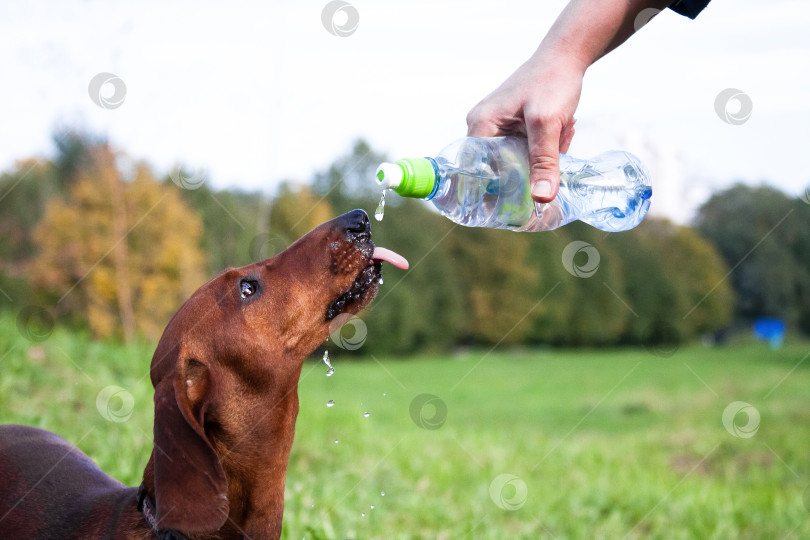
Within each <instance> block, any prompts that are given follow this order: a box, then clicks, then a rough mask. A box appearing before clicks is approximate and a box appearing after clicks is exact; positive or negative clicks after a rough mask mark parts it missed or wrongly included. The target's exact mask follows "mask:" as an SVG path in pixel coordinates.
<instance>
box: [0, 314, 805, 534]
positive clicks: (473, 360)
mask: <svg viewBox="0 0 810 540" xmlns="http://www.w3.org/2000/svg"><path fill="white" fill-rule="evenodd" d="M327 345H328V344H327ZM330 353H331V356H332V359H333V364H334V366H335V369H336V373H335V375H334V376H333V377H329V378H327V377H325V376H324V374H325V371H326V368H325V366H324V365H323V364H321V363H319V362H318V361H315V360H313V361H311V362H308V363H307V364H306V365H305V366H304V371H303V375H302V380H301V384H300V398H301V412H300V415H299V418H298V429H297V433H296V440H295V445H294V447H293V451H292V455H291V457H290V468H289V471H288V475H287V497H286V498H287V502H286V504H287V508H286V513H285V531H284V536H285V538H289V539H297V538H304V537H306V538H307V539H313V538H322V539H325V538H403V539H404V538H447V539H457V538H459V539H460V538H492V539H503V538H560V539H562V538H661V539H664V538H666V539H678V538H718V539H720V538H723V539H725V538H751V539H753V538H776V539H779V538H807V537H810V511H809V510H808V508H806V506H805V504H804V503H803V496H806V497H810V492H808V493H807V494H805V490H806V489H807V487H808V484H810V460H808V449H810V357H807V355H808V353H810V345H808V344H806V343H792V344H788V345H786V346H785V347H784V348H783V349H782V350H780V351H771V350H770V349H768V348H767V347H766V346H765V345H763V344H760V343H753V342H751V343H737V344H734V345H731V346H728V347H719V348H704V347H702V346H699V345H692V346H688V347H686V346H685V347H682V348H681V349H680V350H678V351H677V352H676V353H675V354H674V355H673V356H671V357H669V358H660V357H657V356H654V355H652V354H650V353H648V352H646V351H644V350H638V349H625V350H578V351H556V350H545V351H528V350H526V351H519V352H506V351H503V352H501V351H495V352H493V353H491V354H487V352H486V351H480V352H469V353H466V354H463V355H456V356H443V357H430V358H414V359H409V360H405V359H391V358H377V359H366V361H357V360H349V359H348V358H347V357H346V355H342V354H341V351H340V349H338V348H336V347H334V346H331V347H330ZM151 354H152V347H151V345H149V344H147V343H140V344H135V345H130V346H122V345H117V344H106V343H93V342H90V341H88V340H87V339H86V338H85V337H84V336H77V335H76V334H75V333H71V332H67V331H63V330H59V329H57V330H56V331H55V332H54V333H53V334H52V335H51V336H50V337H49V338H48V339H46V340H45V341H43V342H41V343H39V344H31V343H29V342H28V341H26V340H25V339H23V338H22V337H21V336H20V335H19V333H18V332H17V329H16V326H15V324H14V321H13V319H9V318H0V358H2V359H0V374H1V375H0V422H2V423H10V422H15V423H25V424H31V425H36V426H40V427H44V428H46V429H50V430H52V431H55V432H57V433H59V434H61V435H63V436H64V437H65V438H67V439H68V440H70V441H72V442H74V443H77V444H78V446H79V447H80V448H81V449H82V450H84V451H85V452H87V453H88V454H89V455H90V456H91V457H93V458H94V459H95V460H96V461H97V462H98V463H99V465H100V466H101V467H102V468H103V469H104V470H106V471H107V472H109V473H110V474H112V475H113V476H115V477H117V478H119V479H120V480H122V481H124V482H126V483H128V484H130V485H137V483H138V482H139V481H140V476H141V473H142V468H143V466H144V464H145V461H146V458H147V457H148V455H149V452H150V442H151V423H152V410H151V409H152V399H151V397H152V389H151V384H150V383H149V379H148V376H147V373H148V366H149V361H150V358H151ZM802 359H804V361H802ZM800 362H801V363H800ZM797 364H798V367H796V366H797ZM794 368H795V369H794ZM109 385H117V386H120V387H122V388H124V389H126V390H127V391H128V392H129V393H130V394H131V395H132V397H133V399H134V414H133V415H132V417H131V418H129V419H127V420H125V421H122V422H115V421H110V420H107V419H105V417H104V416H103V415H102V414H101V413H100V412H99V410H98V408H97V404H96V400H97V396H98V395H99V392H100V391H101V390H102V389H103V388H105V387H107V386H109ZM423 393H429V394H433V395H435V396H436V397H437V398H438V400H440V402H434V403H433V404H427V405H426V406H425V407H424V408H423V410H422V414H423V419H424V421H429V420H431V419H432V417H433V416H434V415H435V414H436V412H437V411H438V412H441V410H442V404H443V406H444V407H446V411H447V414H446V418H443V420H444V422H443V423H442V424H440V425H439V426H436V427H437V429H425V428H422V427H419V426H417V424H416V423H415V422H414V421H413V419H412V418H411V412H410V409H411V405H412V402H413V400H414V398H415V397H417V396H418V395H420V394H423ZM330 399H332V400H334V402H335V406H334V407H327V406H326V402H327V401H328V400H330ZM734 401H742V402H747V403H750V404H751V405H753V406H754V407H755V408H756V410H757V411H758V412H759V414H760V422H759V427H758V430H757V431H756V433H755V434H754V435H753V436H752V437H750V438H740V437H735V436H733V435H732V434H730V433H729V432H728V431H727V430H726V429H725V427H724V426H723V422H722V416H723V411H724V409H725V408H726V407H727V406H728V405H729V404H730V403H732V402H734ZM110 405H111V409H110V410H111V411H112V412H116V411H117V410H118V409H121V407H122V405H124V403H123V402H122V401H120V399H119V398H117V397H115V398H113V399H112V400H111V401H110ZM436 405H438V409H437V408H436ZM121 412H122V414H123V413H126V412H127V411H121ZM365 412H368V413H369V416H368V417H365V416H364V413H365ZM416 412H418V411H416ZM105 414H106V415H107V416H108V417H112V416H111V415H110V414H109V413H106V409H105ZM746 422H747V416H746V414H745V413H740V414H739V415H737V417H736V423H737V424H738V425H740V426H742V425H744V424H746ZM335 441H338V442H337V443H335ZM502 474H511V475H514V477H516V479H514V480H513V481H512V482H510V483H507V484H505V485H503V489H502V490H500V491H497V490H496V497H495V500H497V501H498V502H501V505H502V506H508V505H509V504H510V503H511V504H513V505H514V507H515V509H513V510H509V509H504V508H501V507H499V506H498V505H496V503H495V502H494V501H493V498H492V497H491V495H490V490H491V486H492V484H493V481H494V480H495V479H496V478H498V477H499V475H502ZM501 478H503V477H501ZM509 478H512V477H509ZM507 479H508V478H507ZM523 486H525V496H524V492H523V491H521V490H520V488H522V487H523ZM496 487H497V486H496ZM382 492H385V496H382V495H381V493H382ZM372 505H373V506H374V508H373V509H372V508H371V506H372ZM807 506H810V500H808V502H807ZM517 507H519V508H517ZM363 514H365V515H363Z"/></svg>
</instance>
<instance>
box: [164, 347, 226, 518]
mask: <svg viewBox="0 0 810 540" xmlns="http://www.w3.org/2000/svg"><path fill="white" fill-rule="evenodd" d="M213 383H214V381H212V380H211V374H210V372H209V370H208V368H207V367H206V366H204V365H203V364H202V363H200V362H197V361H195V360H179V361H178V363H177V371H176V372H175V373H173V374H170V375H169V376H167V377H164V378H163V379H162V380H161V381H160V382H159V383H158V384H157V385H156V387H155V429H154V436H155V450H154V460H155V505H156V506H157V521H158V529H159V530H164V529H174V530H177V531H183V532H189V533H194V532H212V531H216V530H219V528H220V527H222V524H223V523H225V520H226V519H227V517H228V511H229V504H228V498H227V492H228V481H227V479H226V477H225V471H224V470H223V468H222V464H221V463H220V460H219V457H218V456H217V454H216V452H215V451H214V448H213V446H212V445H211V442H210V441H209V440H208V437H207V436H206V434H205V430H204V417H205V413H206V406H207V404H208V395H209V393H210V392H211V386H212V384H213Z"/></svg>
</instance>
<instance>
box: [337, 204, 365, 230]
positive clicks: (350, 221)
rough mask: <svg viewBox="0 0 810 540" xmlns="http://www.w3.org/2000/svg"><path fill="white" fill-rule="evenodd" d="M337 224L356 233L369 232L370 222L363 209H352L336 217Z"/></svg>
mask: <svg viewBox="0 0 810 540" xmlns="http://www.w3.org/2000/svg"><path fill="white" fill-rule="evenodd" d="M338 225H339V226H340V227H342V228H343V229H344V230H345V231H346V232H348V233H352V234H356V235H369V234H371V223H370V222H369V220H368V214H366V212H365V211H364V210H360V209H357V210H352V211H351V212H347V213H346V214H343V215H342V216H340V217H339V218H338Z"/></svg>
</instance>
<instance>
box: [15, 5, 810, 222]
mask: <svg viewBox="0 0 810 540" xmlns="http://www.w3.org/2000/svg"><path fill="white" fill-rule="evenodd" d="M565 3H566V2H564V1H551V0H548V1H544V0H537V1H532V2H525V1H518V0H499V1H498V2H493V1H481V0H463V1H432V2H425V1H413V0H408V1H405V0H390V1H387V0H376V1H370V0H352V1H351V2H350V3H349V5H348V6H344V7H343V8H342V9H340V10H337V11H336V12H335V13H334V16H331V17H330V16H329V13H325V8H326V9H328V8H327V5H328V2H327V1H326V0H315V1H310V0H304V1H301V0H297V1H294V2H293V1H288V2H247V1H234V2H200V1H194V2H173V1H144V2H125V1H104V2H102V1H84V2H77V1H51V2H47V1H17V2H14V1H7V2H3V3H2V5H0V66H2V69H3V78H2V80H3V84H2V85H1V86H0V97H1V99H0V170H3V171H6V170H8V169H10V168H11V167H13V165H14V163H15V161H16V160H19V159H22V158H26V157H30V156H32V155H45V156H47V155H51V154H52V153H53V148H52V144H51V140H50V138H51V133H52V132H53V130H54V128H55V127H56V126H59V125H65V126H75V127H78V128H81V129H82V130H85V131H88V130H89V131H91V132H93V133H99V134H105V135H107V136H108V137H109V139H110V140H111V141H112V143H113V144H114V145H115V146H116V147H117V148H119V149H121V150H124V151H125V152H126V153H128V154H129V155H131V156H132V157H135V158H144V159H146V160H147V161H149V162H150V163H152V164H153V165H154V167H155V169H156V172H157V173H158V174H166V173H168V171H169V170H170V169H171V168H172V167H173V166H175V165H177V164H184V165H186V166H187V167H189V168H192V169H198V170H200V171H204V174H205V178H206V182H208V183H209V184H210V185H211V186H213V187H215V188H224V187H240V188H245V189H256V188H259V189H262V190H265V191H267V192H268V193H272V192H273V190H274V188H275V186H276V185H277V183H278V182H279V181H280V180H283V179H292V180H302V181H306V180H308V179H310V178H311V176H312V175H313V173H314V172H315V171H318V170H321V169H323V168H325V167H326V166H328V165H329V164H330V163H331V162H332V161H333V160H334V159H335V158H336V157H337V156H339V155H340V154H342V153H344V152H346V151H348V150H349V149H350V147H351V143H352V141H353V140H355V139H356V138H358V137H364V138H366V139H367V140H368V141H369V142H370V143H371V145H372V146H373V147H375V148H377V149H379V150H382V151H384V152H386V153H388V154H389V155H390V157H392V158H399V157H406V156H423V155H430V154H434V153H436V152H437V151H438V150H440V149H441V148H442V147H444V146H445V145H446V144H448V143H450V142H451V141H453V140H455V139H456V138H458V137H461V136H463V135H464V134H465V133H466V124H465V121H464V120H465V116H466V113H467V111H468V110H469V109H470V108H471V107H472V106H473V105H475V103H477V102H478V101H479V100H480V99H481V98H483V97H484V96H485V95H486V94H488V93H489V92H490V91H491V90H493V89H494V88H495V87H496V86H498V85H499V84H500V83H501V82H502V81H503V80H504V79H505V78H506V77H507V76H508V75H509V74H510V73H511V72H512V71H513V70H514V69H515V68H516V67H517V66H519V65H520V64H521V63H522V62H523V61H524V60H525V59H526V58H527V57H528V56H529V55H530V54H531V53H532V52H533V51H534V49H535V48H536V46H537V44H538V43H539V41H540V39H541V38H542V36H543V35H544V33H545V32H546V30H547V29H548V28H549V26H550V25H551V23H552V22H553V20H554V19H555V17H556V16H557V14H558V13H559V12H560V10H561V9H562V8H563V6H564V5H565ZM331 6H332V7H334V5H331ZM355 20H356V23H357V24H356V25H354V22H355ZM324 21H326V22H327V26H329V29H327V27H326V26H324ZM332 22H334V25H335V26H334V27H333V26H332V24H331V23H332ZM808 29H810V3H808V2H807V1H806V0H792V1H791V0H781V1H771V2H767V3H766V2H761V1H759V0H714V1H713V2H712V3H711V4H710V5H709V7H707V8H706V10H704V12H703V13H702V14H701V15H700V16H699V17H698V18H697V19H696V20H694V21H690V20H688V19H686V18H684V17H681V16H679V15H677V14H675V13H673V12H669V11H665V12H662V13H661V14H660V15H659V16H658V17H656V18H655V19H654V20H653V21H652V22H651V23H650V24H649V25H648V26H646V27H644V28H643V29H642V30H641V31H640V32H639V33H638V34H636V35H635V36H633V37H632V38H631V39H630V40H629V41H628V42H627V43H626V44H625V45H623V46H622V47H621V48H620V49H618V50H616V51H614V52H613V53H612V54H610V55H609V56H608V57H606V58H604V59H602V60H600V61H599V62H598V63H597V64H596V65H594V66H593V67H592V68H591V69H590V71H589V72H588V74H587V75H586V78H585V83H584V90H583V94H582V99H581V101H580V106H579V109H578V112H577V119H578V122H577V135H576V137H575V138H574V142H573V144H572V146H571V148H570V154H572V155H574V156H577V157H584V158H587V157H591V156H593V155H596V154H598V153H600V152H602V151H604V150H610V149H622V150H628V151H630V152H633V153H635V154H637V155H638V156H640V157H641V158H642V160H643V161H645V162H646V163H647V164H648V166H649V167H650V169H651V170H652V171H653V176H654V178H653V181H654V194H653V203H652V209H653V212H655V213H658V214H659V215H668V216H670V217H672V218H674V219H677V220H679V221H684V220H686V219H688V218H689V217H690V216H691V215H692V212H693V210H694V208H695V206H696V205H697V204H699V203H700V202H701V201H702V200H704V199H705V197H706V196H707V195H708V194H709V193H710V192H711V190H716V189H719V188H723V187H726V186H728V185H730V184H731V183H733V182H734V181H736V180H742V181H745V182H748V183H754V184H756V183H760V182H763V181H767V182H768V183H770V184H773V185H775V186H778V187H780V188H781V189H783V190H784V191H786V192H788V193H790V194H793V195H802V194H804V189H805V187H806V186H807V185H808V184H810V171H808V168H807V167H806V166H805V161H804V158H805V156H806V154H807V152H808V150H807V148H808V143H809V142H810V31H808ZM330 30H331V31H330ZM340 33H344V34H346V35H343V36H340V35H334V34H340ZM99 73H110V74H112V75H114V76H115V77H117V78H118V79H120V81H122V82H123V85H122V84H121V83H120V82H119V83H117V84H119V87H118V88H117V89H116V87H115V86H114V85H113V84H112V83H108V84H106V85H103V86H102V87H101V89H100V90H99V91H98V92H100V93H101V96H102V98H104V99H114V100H115V101H114V103H111V104H108V105H107V106H106V108H105V106H100V105H99V104H97V103H96V102H98V101H99V97H98V92H97V93H96V97H95V102H94V99H91V95H90V94H91V92H90V91H89V87H90V86H91V81H93V80H94V77H96V76H97V75H98V74H99ZM97 80H101V79H97ZM97 85H98V83H97ZM124 86H125V89H124ZM727 89H737V90H738V91H739V92H741V93H742V96H738V98H733V99H730V100H729V101H728V104H727V106H725V107H724V108H721V113H722V114H721V115H720V114H718V112H717V111H716V107H715V105H716V101H717V98H718V95H721V93H722V92H723V91H725V90H727ZM116 91H117V92H118V93H116ZM731 94H735V92H727V93H726V94H723V95H731ZM101 103H102V105H104V102H101ZM749 104H750V109H751V111H750V116H747V115H746V114H745V113H746V111H745V110H744V109H746V107H748V106H749ZM116 105H117V106H116ZM113 106H115V108H112V107H113ZM741 109H743V110H742V111H741ZM721 116H723V117H724V118H725V119H724V118H721ZM370 181H371V180H370Z"/></svg>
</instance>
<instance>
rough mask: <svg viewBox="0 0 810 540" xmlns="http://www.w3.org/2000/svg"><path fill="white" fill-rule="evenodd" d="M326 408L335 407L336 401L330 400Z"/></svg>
mask: <svg viewBox="0 0 810 540" xmlns="http://www.w3.org/2000/svg"><path fill="white" fill-rule="evenodd" d="M326 406H327V407H334V406H335V400H334V399H330V400H329V401H327V402H326Z"/></svg>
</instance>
